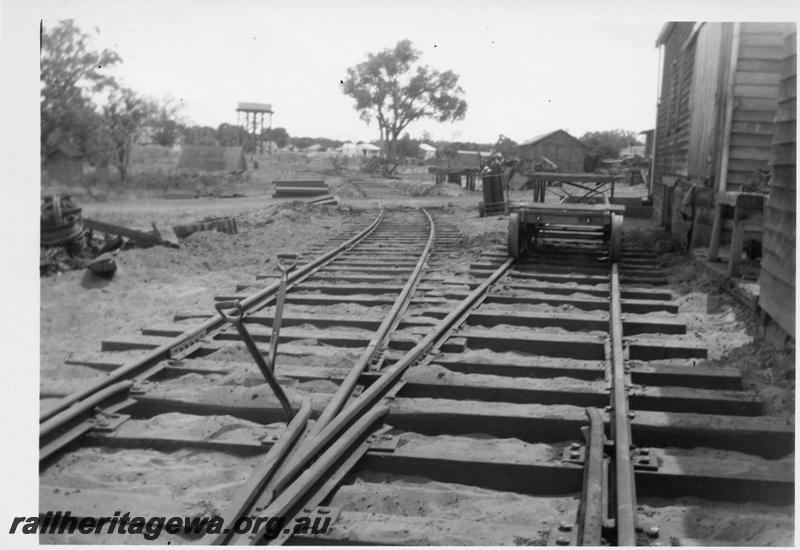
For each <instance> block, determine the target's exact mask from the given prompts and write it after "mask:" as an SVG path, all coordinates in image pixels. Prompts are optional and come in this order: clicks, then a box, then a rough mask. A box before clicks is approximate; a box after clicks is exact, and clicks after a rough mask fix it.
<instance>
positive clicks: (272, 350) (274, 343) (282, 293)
mask: <svg viewBox="0 0 800 550" xmlns="http://www.w3.org/2000/svg"><path fill="white" fill-rule="evenodd" d="M291 256H292V257H291V258H289V260H290V262H291V263H289V264H285V265H284V264H283V263H282V262H281V256H280V255H278V259H277V264H278V269H280V270H281V280H280V286H279V287H278V298H277V299H276V301H275V315H273V316H272V335H271V336H270V337H269V368H270V370H271V371H272V372H275V358H276V357H277V356H278V341H279V340H280V336H281V323H282V321H283V302H284V300H285V299H286V285H287V284H288V283H289V271H291V270H292V269H293V268H294V266H295V265H296V264H297V256H296V255H294V254H293V255H291Z"/></svg>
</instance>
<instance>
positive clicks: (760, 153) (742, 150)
mask: <svg viewBox="0 0 800 550" xmlns="http://www.w3.org/2000/svg"><path fill="white" fill-rule="evenodd" d="M769 153H770V150H769V148H766V147H733V146H731V153H730V155H731V159H734V158H736V159H744V160H756V161H762V162H763V163H764V168H766V165H767V161H769Z"/></svg>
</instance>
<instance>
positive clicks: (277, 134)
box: [270, 128, 289, 149]
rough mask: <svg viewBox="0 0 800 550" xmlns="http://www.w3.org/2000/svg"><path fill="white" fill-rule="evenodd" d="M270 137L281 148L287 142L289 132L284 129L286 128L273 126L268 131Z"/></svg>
mask: <svg viewBox="0 0 800 550" xmlns="http://www.w3.org/2000/svg"><path fill="white" fill-rule="evenodd" d="M270 139H272V141H274V142H275V145H277V146H278V147H280V148H281V149H283V148H284V147H286V144H288V143H289V132H287V131H286V128H273V129H272V130H271V131H270Z"/></svg>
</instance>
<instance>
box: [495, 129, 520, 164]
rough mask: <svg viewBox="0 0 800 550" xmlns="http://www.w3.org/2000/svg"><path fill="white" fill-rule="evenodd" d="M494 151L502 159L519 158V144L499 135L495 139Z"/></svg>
mask: <svg viewBox="0 0 800 550" xmlns="http://www.w3.org/2000/svg"><path fill="white" fill-rule="evenodd" d="M494 151H495V152H497V153H500V154H501V155H503V158H504V159H513V158H517V157H518V156H519V144H517V142H516V141H514V140H513V139H510V138H507V137H506V136H503V135H501V136H500V137H499V138H497V143H496V144H495V146H494Z"/></svg>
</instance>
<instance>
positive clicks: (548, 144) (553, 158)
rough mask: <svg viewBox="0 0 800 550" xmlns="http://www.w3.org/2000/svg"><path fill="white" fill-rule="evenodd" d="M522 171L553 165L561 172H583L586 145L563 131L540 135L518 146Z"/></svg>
mask: <svg viewBox="0 0 800 550" xmlns="http://www.w3.org/2000/svg"><path fill="white" fill-rule="evenodd" d="M519 158H520V162H521V166H522V170H523V171H525V170H533V167H534V166H535V165H537V164H546V165H549V166H552V164H555V165H557V166H558V169H559V170H560V171H561V172H569V173H580V172H583V162H584V160H585V159H586V145H584V144H583V143H582V142H581V141H580V140H578V138H576V137H573V136H571V135H569V134H568V133H567V132H565V131H564V130H555V131H553V132H549V133H547V134H541V135H539V136H536V137H534V138H531V139H529V140H528V141H526V142H524V143H522V144H520V146H519Z"/></svg>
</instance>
